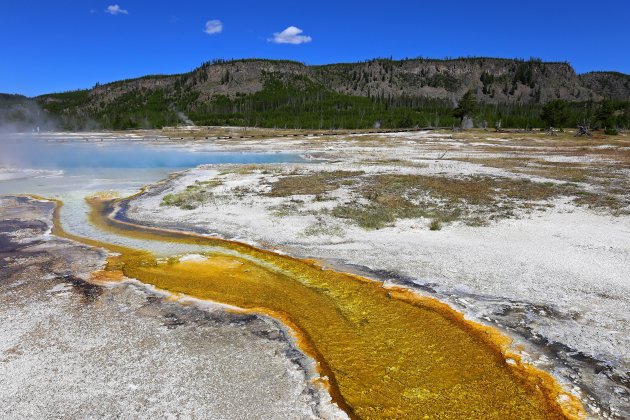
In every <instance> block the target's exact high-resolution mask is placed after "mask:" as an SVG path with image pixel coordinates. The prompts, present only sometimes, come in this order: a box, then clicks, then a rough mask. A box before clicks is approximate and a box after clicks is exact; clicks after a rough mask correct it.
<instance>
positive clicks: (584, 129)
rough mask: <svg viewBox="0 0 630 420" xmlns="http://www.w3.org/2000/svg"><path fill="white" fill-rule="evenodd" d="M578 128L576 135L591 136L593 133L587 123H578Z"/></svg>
mask: <svg viewBox="0 0 630 420" xmlns="http://www.w3.org/2000/svg"><path fill="white" fill-rule="evenodd" d="M577 128H578V129H577V131H576V132H575V137H591V136H592V135H593V134H592V133H591V130H590V129H589V128H588V125H587V124H578V127H577Z"/></svg>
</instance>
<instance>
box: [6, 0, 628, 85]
mask: <svg viewBox="0 0 630 420" xmlns="http://www.w3.org/2000/svg"><path fill="white" fill-rule="evenodd" d="M2 3H3V4H2V5H0V8H1V9H0V36H1V39H2V42H1V44H0V45H1V49H0V57H1V58H2V61H1V64H0V92H9V93H22V94H26V95H37V94H41V93H46V92H53V91H63V90H70V89H77V88H86V87H91V86H93V85H94V84H95V83H96V82H101V83H104V82H108V81H113V80H118V79H123V78H129V77H136V76H141V75H145V74H164V73H178V72H184V71H188V70H191V69H193V68H194V67H196V66H198V65H199V64H200V63H201V62H203V61H206V60H211V59H214V58H242V57H265V58H285V59H291V60H297V61H303V62H306V63H307V64H321V63H333V62H348V61H357V60H364V59H369V58H373V57H390V56H391V57H393V58H403V57H417V56H424V57H438V58H442V57H447V56H450V57H457V56H478V55H482V56H498V57H523V58H529V57H531V56H534V57H540V58H543V59H544V60H552V61H568V62H570V63H571V64H572V65H573V66H574V67H575V69H576V70H577V71H578V72H580V73H581V72H586V71H590V70H616V71H621V72H624V73H630V1H627V0H598V1H590V0H589V1H587V0H581V1H580V0H573V1H567V0H545V1H540V0H529V1H509V0H503V1H498V0H483V1H456V0H451V1H444V0H441V1H438V0H433V1H421V0H418V1H403V0H389V1H371V0H364V1H343V0H336V1H329V0H319V1H309V2H307V1H275V0H266V1H260V0H259V1H239V0H232V1H216V0H207V1H192V0H190V1H188V0H180V1H172V0H169V1H166V0H152V1H138V0H106V1H92V0H65V1H64V0H59V1H43V0H42V1H32V0H21V1H13V0H12V1H3V2H2ZM208 22H210V23H208ZM287 28H288V30H287ZM206 29H207V31H206ZM274 34H275V35H274Z"/></svg>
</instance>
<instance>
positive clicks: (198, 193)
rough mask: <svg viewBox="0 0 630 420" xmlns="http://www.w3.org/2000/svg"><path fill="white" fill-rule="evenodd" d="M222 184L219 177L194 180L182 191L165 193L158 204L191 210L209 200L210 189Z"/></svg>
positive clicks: (211, 195)
mask: <svg viewBox="0 0 630 420" xmlns="http://www.w3.org/2000/svg"><path fill="white" fill-rule="evenodd" d="M222 184H223V181H221V180H220V179H211V180H208V181H195V183H194V184H192V185H188V186H186V188H185V189H184V190H183V191H180V192H177V193H173V194H166V195H165V196H164V197H163V198H162V202H161V203H160V206H173V207H179V208H181V209H185V210H193V209H195V208H197V207H199V206H200V205H202V204H204V203H205V202H207V201H209V200H210V199H211V198H212V197H213V196H214V194H213V193H212V191H210V190H211V189H212V188H215V187H218V186H220V185H222Z"/></svg>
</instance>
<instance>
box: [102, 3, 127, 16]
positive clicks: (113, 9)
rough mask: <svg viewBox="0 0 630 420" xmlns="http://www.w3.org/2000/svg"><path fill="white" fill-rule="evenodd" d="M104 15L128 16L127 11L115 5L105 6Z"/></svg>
mask: <svg viewBox="0 0 630 420" xmlns="http://www.w3.org/2000/svg"><path fill="white" fill-rule="evenodd" d="M105 13H109V14H110V15H128V14H129V11H127V10H125V9H121V8H120V6H119V5H117V4H110V5H109V6H107V9H105Z"/></svg>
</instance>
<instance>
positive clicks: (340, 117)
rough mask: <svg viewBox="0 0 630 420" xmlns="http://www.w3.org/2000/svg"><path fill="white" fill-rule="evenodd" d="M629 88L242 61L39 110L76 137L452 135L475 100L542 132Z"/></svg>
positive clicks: (534, 69) (448, 67)
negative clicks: (166, 129)
mask: <svg viewBox="0 0 630 420" xmlns="http://www.w3.org/2000/svg"><path fill="white" fill-rule="evenodd" d="M628 79H630V76H626V75H623V74H620V73H589V74H586V75H577V74H576V73H575V71H574V70H573V68H572V67H571V66H570V65H569V64H567V63H546V62H542V61H540V60H534V59H532V60H529V61H524V60H511V59H497V58H459V59H449V60H434V59H412V60H400V61H394V60H388V59H377V60H371V61H366V62H360V63H347V64H330V65H322V66H306V65H304V64H302V63H298V62H292V61H277V60H276V61H274V60H263V59H243V60H233V61H215V62H212V63H204V64H203V65H202V66H200V67H199V68H197V69H195V70H193V71H191V72H188V73H184V74H179V75H156V76H146V77H141V78H137V79H129V80H122V81H117V82H113V83H108V84H104V85H96V86H95V87H94V88H92V89H89V90H81V91H74V92H65V93H58V94H48V95H42V96H40V97H38V98H36V100H37V102H38V103H39V104H40V105H41V106H42V107H43V108H44V109H45V110H47V111H48V112H49V113H51V114H53V115H55V116H57V117H59V118H60V120H61V121H62V125H63V126H65V127H72V128H89V127H92V126H102V127H112V128H135V127H159V126H164V125H176V124H178V123H187V124H190V123H193V122H194V123H196V124H205V125H210V124H227V125H262V126H270V127H273V126H286V127H311V128H317V127H318V126H319V127H320V128H324V127H325V128H339V127H345V128H360V127H368V126H372V125H374V124H384V125H385V126H392V127H394V126H410V125H450V124H452V123H453V119H452V116H451V115H450V114H451V109H452V108H453V106H454V105H455V104H456V103H457V101H458V100H459V99H460V98H461V97H462V95H463V94H464V93H465V92H467V91H469V90H473V91H474V92H475V93H476V98H477V100H478V101H479V102H480V103H483V104H485V107H484V108H483V110H484V112H483V115H480V118H481V119H483V120H484V121H489V122H491V123H493V122H494V121H495V120H500V119H503V120H506V119H507V121H508V123H509V124H510V125H512V126H531V125H533V124H536V123H537V122H539V120H538V121H537V120H536V118H537V115H538V114H539V108H540V105H541V104H544V103H546V102H549V101H551V100H555V99H562V100H566V101H570V102H587V101H595V102H597V101H601V100H604V99H620V100H630V84H629V83H628ZM492 105H495V107H494V112H493V113H491V114H489V113H488V112H489V111H488V110H489V109H490V107H491V106H492ZM536 110H538V111H536ZM486 111H487V112H486Z"/></svg>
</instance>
